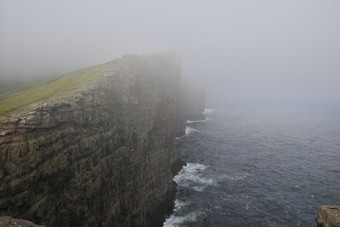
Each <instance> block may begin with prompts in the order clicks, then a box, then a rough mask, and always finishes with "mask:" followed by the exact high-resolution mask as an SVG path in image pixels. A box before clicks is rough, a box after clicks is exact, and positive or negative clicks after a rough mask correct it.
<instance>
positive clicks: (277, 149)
mask: <svg viewBox="0 0 340 227" xmlns="http://www.w3.org/2000/svg"><path fill="white" fill-rule="evenodd" d="M205 116H206V120H204V121H198V122H192V121H188V122H187V124H186V125H187V130H186V133H187V135H185V136H183V137H181V138H178V139H177V149H178V150H179V151H180V153H181V156H182V158H183V160H184V161H186V162H187V165H186V166H185V167H184V168H183V169H182V170H181V172H180V173H179V174H178V175H177V176H176V177H175V178H174V180H175V181H176V182H177V183H178V194H177V198H176V202H175V209H174V213H173V214H172V215H171V216H170V217H168V218H167V220H166V221H165V223H164V226H223V227H224V226H316V222H315V218H316V216H317V212H318V209H319V207H320V206H321V205H324V204H328V205H340V115H337V114H335V113H334V112H331V111H330V112H327V111H316V110H315V111H314V109H312V108H310V109H303V108H300V109H299V108H295V109H294V108H283V107H279V106H276V107H262V106H261V107H259V106H257V107H254V106H252V107H237V106H230V107H228V108H225V109H222V108H220V109H219V108H215V109H214V110H206V112H205Z"/></svg>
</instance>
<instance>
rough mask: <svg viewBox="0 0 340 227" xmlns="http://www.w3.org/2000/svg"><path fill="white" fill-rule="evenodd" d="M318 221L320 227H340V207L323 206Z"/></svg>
mask: <svg viewBox="0 0 340 227" xmlns="http://www.w3.org/2000/svg"><path fill="white" fill-rule="evenodd" d="M316 221H317V223H318V227H340V207H339V206H321V207H320V210H319V213H318V217H317V219H316Z"/></svg>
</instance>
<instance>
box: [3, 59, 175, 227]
mask: <svg viewBox="0 0 340 227" xmlns="http://www.w3.org/2000/svg"><path fill="white" fill-rule="evenodd" d="M179 77H180V63H179V61H178V59H177V58H176V57H174V56H173V55H171V54H154V55H146V56H143V57H139V56H124V57H123V58H121V59H120V60H118V61H117V64H116V65H115V67H114V68H113V69H112V73H111V74H110V75H106V76H105V77H102V78H101V79H100V80H97V81H95V82H93V83H91V84H90V85H88V86H87V87H85V88H83V89H81V90H79V91H78V92H76V93H75V94H73V95H70V96H68V97H66V98H63V99H61V100H56V101H49V102H41V103H35V104H33V105H31V106H30V107H29V108H26V109H25V110H20V111H18V112H16V113H13V114H11V115H9V116H6V117H3V118H1V120H0V125H1V127H0V128H1V129H0V216H13V217H16V218H22V219H27V220H30V221H32V222H34V223H37V224H43V225H46V226H156V225H161V223H162V220H163V218H164V212H165V210H166V209H168V210H169V209H170V210H171V206H172V199H173V198H174V195H175V189H176V186H175V185H174V182H173V181H172V178H173V175H174V173H175V172H176V171H177V170H178V169H179V168H180V167H181V161H180V160H179V157H178V155H177V153H176V150H175V135H176V121H177V116H178V112H177V111H178V99H179V97H178V96H179V92H178V90H179ZM155 214H157V215H155Z"/></svg>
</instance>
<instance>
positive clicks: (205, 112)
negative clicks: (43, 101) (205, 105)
mask: <svg viewBox="0 0 340 227" xmlns="http://www.w3.org/2000/svg"><path fill="white" fill-rule="evenodd" d="M214 111H215V110H214V109H204V112H203V114H209V113H212V112H214Z"/></svg>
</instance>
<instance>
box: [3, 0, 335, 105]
mask: <svg viewBox="0 0 340 227" xmlns="http://www.w3.org/2000/svg"><path fill="white" fill-rule="evenodd" d="M0 32H1V35H0V60H1V61H0V70H1V71H0V78H1V79H4V78H6V77H7V78H8V77H11V78H14V77H21V78H31V77H43V76H45V77H47V76H56V75H62V74H65V73H67V72H70V71H74V70H78V69H81V68H83V67H86V66H89V65H95V64H99V63H104V62H107V61H110V60H112V59H114V58H117V57H120V56H121V55H123V54H126V53H130V54H145V53H150V52H159V51H167V50H171V51H177V52H179V53H180V54H181V55H182V56H183V74H185V75H188V76H191V77H195V78H197V80H200V81H203V83H204V84H205V85H206V86H207V89H208V90H213V91H215V93H223V92H224V93H225V94H230V96H231V95H232V93H233V94H240V95H247V94H250V95H257V96H272V95H276V96H277V97H279V96H284V97H290V96H292V97H295V96H299V97H307V98H310V99H328V100H336V101H340V1H339V0H204V1H203V0H144V1H140V0H138V1H137V0H135V1H129V0H124V1H123V0H111V1H84V0H79V1H72V0H71V1H70V0H68V1H60V0H59V1H48V0H30V1H27V0H21V1H18V0H8V1H6V0H2V1H0Z"/></svg>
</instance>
